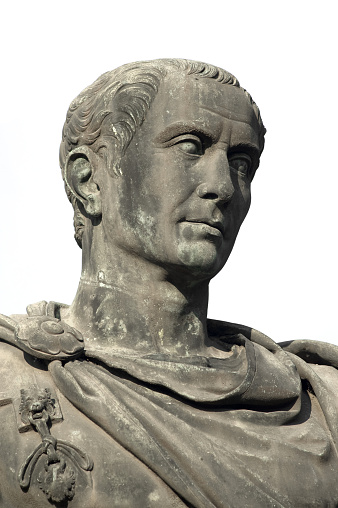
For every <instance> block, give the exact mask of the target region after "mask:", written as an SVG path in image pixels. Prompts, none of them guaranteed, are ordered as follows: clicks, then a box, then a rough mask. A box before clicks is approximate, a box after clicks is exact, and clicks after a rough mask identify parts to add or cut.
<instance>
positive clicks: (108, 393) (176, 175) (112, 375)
mask: <svg viewBox="0 0 338 508" xmlns="http://www.w3.org/2000/svg"><path fill="white" fill-rule="evenodd" d="M264 133H265V128H264V125H263V122H262V120H261V116H260V113H259V110H258V108H257V106H256V104H255V103H254V101H253V100H252V98H251V97H250V95H249V94H248V93H247V92H246V91H245V90H244V89H243V88H241V87H240V85H239V83H238V81H237V79H236V78H235V77H234V76H233V75H231V74H230V73H228V72H226V71H224V70H223V69H220V68H217V67H214V66H212V65H208V64H204V63H200V62H194V61H188V60H174V59H163V60H154V61H150V62H137V63H134V64H127V65H125V66H122V67H120V68H118V69H116V70H114V71H111V72H107V73H106V74H104V75H102V76H101V77H100V78H98V80H97V81H95V82H94V83H93V84H92V85H91V86H89V87H88V88H86V89H85V90H84V91H83V92H82V93H80V95H79V96H78V97H77V98H76V99H75V100H74V101H73V102H72V104H71V105H70V107H69V110H68V113H67V118H66V122H65V125H64V128H63V137H62V143H61V148H60V165H61V169H62V175H63V178H64V182H65V188H66V192H67V195H68V198H69V199H70V201H71V203H72V205H73V208H74V226H75V238H76V241H77V243H78V244H79V245H80V246H81V247H82V252H83V256H82V275H81V280H80V283H79V287H78V290H77V293H76V295H75V298H74V301H73V303H72V304H71V305H70V306H67V305H64V304H61V303H57V302H46V301H41V302H38V303H35V304H31V305H28V307H27V315H13V316H10V317H7V316H3V315H0V339H1V341H0V348H1V358H2V362H1V369H2V379H3V381H2V386H1V389H0V422H1V429H2V432H1V442H0V449H1V459H0V464H1V466H0V505H1V507H3V508H19V507H20V508H21V507H25V508H27V507H28V508H33V507H34V508H40V507H41V508H43V507H48V506H51V505H52V506H57V507H62V508H63V507H69V508H94V507H98V508H112V507H117V508H122V507H140V508H141V507H142V508H143V507H158V506H162V507H163V508H164V507H165V508H166V507H168V508H169V507H177V508H178V507H194V508H209V507H210V508H212V507H217V508H219V507H227V508H228V507H233V508H237V507H238V506H241V507H257V508H258V507H263V506H264V507H265V506H266V507H268V506H269V507H270V506H271V507H295V506H297V507H301V506H304V507H305V506H306V507H308V506H318V507H319V506H337V505H338V485H337V482H336V471H337V467H338V459H337V450H336V446H337V438H338V414H337V411H338V404H337V400H336V399H337V398H336V391H337V389H338V374H337V370H336V368H337V367H338V348H337V347H335V346H333V345H330V344H327V343H319V342H315V341H306V340H295V341H292V342H290V343H283V344H276V343H275V342H274V341H273V340H272V339H270V338H268V337H267V336H265V335H264V334H262V333H260V332H258V331H257V330H253V329H251V328H249V327H246V326H242V325H238V324H233V323H228V322H225V321H215V320H208V319H207V305H208V285H209V282H210V280H211V279H212V278H213V277H214V276H215V275H216V274H217V273H218V272H219V271H220V270H221V269H222V267H223V266H224V264H225V263H226V261H227V259H228V257H229V255H230V253H231V250H232V248H233V245H234V242H235V240H236V237H237V234H238V232H239V229H240V227H241V224H242V222H243V220H244V218H245V216H246V214H247V212H248V210H249V207H250V192H251V191H250V185H251V181H252V179H253V177H254V175H255V172H256V170H257V168H258V165H259V159H260V156H261V153H262V151H263V147H264Z"/></svg>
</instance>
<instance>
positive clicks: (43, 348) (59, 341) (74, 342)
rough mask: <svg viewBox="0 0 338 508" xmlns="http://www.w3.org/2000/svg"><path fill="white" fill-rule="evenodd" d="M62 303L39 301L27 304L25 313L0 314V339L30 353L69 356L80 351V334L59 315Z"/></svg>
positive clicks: (44, 357)
mask: <svg viewBox="0 0 338 508" xmlns="http://www.w3.org/2000/svg"><path fill="white" fill-rule="evenodd" d="M61 305H62V304H57V303H55V302H49V303H47V302H46V301H44V300H43V301H41V302H38V303H35V304H33V305H29V306H28V307H27V314H25V315H20V314H16V315H13V316H10V317H8V316H4V315H3V314H0V342H2V343H5V344H8V345H10V346H14V347H15V348H17V349H20V350H21V351H23V352H25V353H28V354H29V355H30V356H31V357H33V358H35V359H36V358H37V359H41V360H45V361H47V362H48V361H53V360H73V359H75V358H77V357H78V356H80V355H81V354H82V353H83V351H84V343H83V338H82V335H81V333H80V332H79V331H77V330H75V329H74V328H73V327H71V326H69V325H68V324H67V323H65V322H64V321H62V320H61V319H60V307H61Z"/></svg>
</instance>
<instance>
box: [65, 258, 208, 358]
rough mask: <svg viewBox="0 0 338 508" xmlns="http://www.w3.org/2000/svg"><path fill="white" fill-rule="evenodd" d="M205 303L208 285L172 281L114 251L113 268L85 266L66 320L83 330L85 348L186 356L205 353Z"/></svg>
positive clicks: (160, 270)
mask: <svg viewBox="0 0 338 508" xmlns="http://www.w3.org/2000/svg"><path fill="white" fill-rule="evenodd" d="M101 259H102V258H101ZM84 261H85V260H84ZM207 305H208V281H202V282H200V283H194V284H192V283H189V281H187V280H185V281H183V280H182V281H181V280H179V281H177V280H176V281H171V280H170V276H169V274H168V272H167V271H165V270H164V269H163V268H161V267H159V266H157V265H154V264H152V263H149V262H147V261H145V260H144V259H140V258H139V257H136V256H134V255H132V254H128V253H125V252H124V253H123V255H119V253H118V252H115V255H114V262H113V263H110V264H109V266H107V265H106V266H104V267H103V266H102V263H101V266H100V268H99V267H98V266H96V263H92V262H91V263H86V262H84V263H83V272H82V276H81V280H80V284H79V287H78V291H77V294H76V296H75V299H74V301H73V303H72V305H71V306H70V308H69V309H68V310H67V312H66V313H65V315H63V316H62V317H63V319H65V320H66V321H67V322H68V323H69V324H70V325H72V326H74V327H75V328H76V329H78V330H80V331H81V332H82V334H83V335H84V337H85V339H86V343H87V347H114V349H118V350H123V351H129V352H134V353H136V354H137V353H140V354H147V353H156V352H162V353H168V354H175V355H179V356H185V355H187V356H188V355H198V354H205V353H206V351H207V347H208V336H207V330H206V319H207V318H206V316H207Z"/></svg>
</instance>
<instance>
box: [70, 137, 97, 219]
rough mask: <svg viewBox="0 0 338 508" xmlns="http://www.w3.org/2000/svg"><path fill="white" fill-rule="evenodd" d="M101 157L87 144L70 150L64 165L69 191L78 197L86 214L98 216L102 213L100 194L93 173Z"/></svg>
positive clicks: (95, 171) (94, 173) (95, 172)
mask: <svg viewBox="0 0 338 508" xmlns="http://www.w3.org/2000/svg"><path fill="white" fill-rule="evenodd" d="M102 164H103V161H102V159H101V158H100V157H99V156H98V155H97V154H96V153H94V152H93V150H91V148H89V147H88V146H80V147H78V148H75V149H74V150H72V151H71V152H70V154H69V155H68V157H67V160H66V164H65V167H64V175H63V176H64V180H65V183H66V185H67V187H68V189H69V190H70V192H71V193H72V194H73V195H74V196H75V197H76V199H78V200H79V201H80V202H81V203H82V205H83V207H84V209H85V210H86V212H87V214H88V215H89V216H92V217H99V216H101V213H102V207H101V194H100V189H99V186H98V185H97V183H96V182H95V175H96V174H97V172H98V169H99V167H100V165H102Z"/></svg>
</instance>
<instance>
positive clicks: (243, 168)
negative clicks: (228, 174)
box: [229, 153, 252, 176]
mask: <svg viewBox="0 0 338 508" xmlns="http://www.w3.org/2000/svg"><path fill="white" fill-rule="evenodd" d="M229 166H230V167H231V168H232V169H234V170H235V171H237V173H240V174H241V175H244V176H249V175H250V171H251V168H252V159H251V157H250V155H247V154H246V153H236V154H233V155H229Z"/></svg>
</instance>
